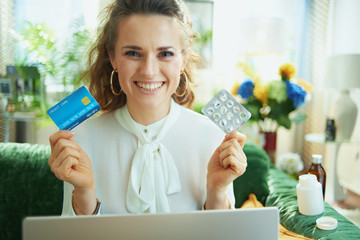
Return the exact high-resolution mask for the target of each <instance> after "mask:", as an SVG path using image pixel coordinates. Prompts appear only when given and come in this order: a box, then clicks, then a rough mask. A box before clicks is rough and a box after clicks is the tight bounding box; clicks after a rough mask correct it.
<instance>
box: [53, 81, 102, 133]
mask: <svg viewBox="0 0 360 240" xmlns="http://www.w3.org/2000/svg"><path fill="white" fill-rule="evenodd" d="M100 109H101V108H100V105H99V104H98V103H97V102H96V100H95V99H94V97H93V96H91V94H90V92H89V91H88V90H87V89H86V87H84V86H82V87H80V88H79V89H78V90H76V91H75V92H73V93H72V94H70V95H69V96H67V97H66V98H64V99H63V100H61V101H60V102H58V103H57V104H56V105H55V106H53V107H52V108H50V109H49V110H47V114H48V115H49V116H50V118H51V119H52V120H53V121H54V123H55V124H56V125H57V126H58V127H59V129H60V130H71V129H73V128H74V127H76V126H77V125H79V124H80V123H82V122H83V121H85V120H86V119H88V118H89V117H91V116H92V115H94V114H95V113H96V112H98V111H99V110H100Z"/></svg>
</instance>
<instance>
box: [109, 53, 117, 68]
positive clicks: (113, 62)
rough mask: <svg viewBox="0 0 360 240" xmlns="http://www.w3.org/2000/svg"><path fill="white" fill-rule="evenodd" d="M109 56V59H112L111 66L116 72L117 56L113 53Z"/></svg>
mask: <svg viewBox="0 0 360 240" xmlns="http://www.w3.org/2000/svg"><path fill="white" fill-rule="evenodd" d="M108 55H109V59H110V62H111V66H112V67H113V69H114V70H115V69H116V66H117V64H116V58H115V55H114V54H113V53H111V52H108Z"/></svg>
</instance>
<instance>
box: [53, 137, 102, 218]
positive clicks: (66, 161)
mask: <svg viewBox="0 0 360 240" xmlns="http://www.w3.org/2000/svg"><path fill="white" fill-rule="evenodd" d="M73 136H74V132H71V131H67V130H60V131H58V132H56V133H54V134H53V135H51V136H50V138H49V141H50V146H51V155H50V158H49V166H50V168H51V171H52V172H53V173H54V174H55V176H56V177H57V178H58V179H60V180H63V181H66V182H69V183H70V184H72V185H73V186H74V193H73V194H74V196H73V206H74V210H75V212H76V213H77V214H91V213H92V212H93V211H94V209H95V207H96V201H97V200H96V190H95V180H94V173H93V170H92V167H91V161H90V159H89V157H88V156H87V154H86V153H85V152H84V151H83V150H82V149H81V147H80V146H79V145H78V144H77V143H76V142H75V141H74V139H73Z"/></svg>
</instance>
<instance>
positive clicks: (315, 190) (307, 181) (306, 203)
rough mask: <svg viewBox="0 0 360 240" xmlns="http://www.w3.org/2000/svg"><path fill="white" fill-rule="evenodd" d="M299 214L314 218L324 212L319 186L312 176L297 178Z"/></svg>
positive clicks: (306, 175)
mask: <svg viewBox="0 0 360 240" xmlns="http://www.w3.org/2000/svg"><path fill="white" fill-rule="evenodd" d="M296 194H297V200H298V206H299V212H300V213H301V214H303V215H307V216H314V215H318V214H321V213H323V212H324V201H323V195H322V190H321V184H320V183H319V182H318V181H317V180H316V176H315V175H313V174H303V175H301V176H299V183H298V184H297V185H296Z"/></svg>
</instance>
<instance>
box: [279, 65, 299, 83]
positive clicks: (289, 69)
mask: <svg viewBox="0 0 360 240" xmlns="http://www.w3.org/2000/svg"><path fill="white" fill-rule="evenodd" d="M295 72H296V68H295V66H294V65H292V64H291V63H285V64H283V65H281V66H280V68H279V74H280V76H281V78H282V79H283V80H289V79H291V78H292V77H293V76H294V75H295Z"/></svg>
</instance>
